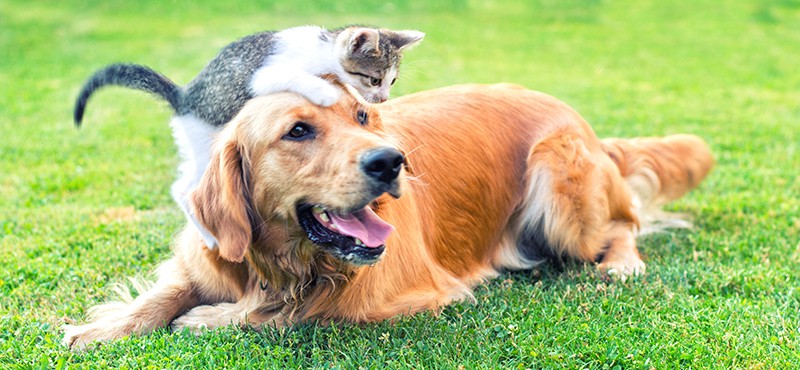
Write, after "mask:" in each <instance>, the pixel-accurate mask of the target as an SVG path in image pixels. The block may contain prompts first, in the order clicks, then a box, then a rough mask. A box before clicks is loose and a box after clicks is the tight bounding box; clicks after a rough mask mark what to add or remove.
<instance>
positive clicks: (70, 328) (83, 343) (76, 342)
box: [61, 324, 106, 351]
mask: <svg viewBox="0 0 800 370" xmlns="http://www.w3.org/2000/svg"><path fill="white" fill-rule="evenodd" d="M62 328H63V330H64V339H62V340H61V343H63V344H64V345H65V346H67V348H69V349H71V350H75V351H81V350H85V349H87V348H88V347H89V345H90V344H92V343H95V342H99V341H103V340H106V338H102V333H101V332H100V330H98V328H95V327H94V326H93V325H91V324H87V325H64V326H63V327H62Z"/></svg>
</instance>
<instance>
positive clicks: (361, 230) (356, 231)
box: [328, 206, 394, 248]
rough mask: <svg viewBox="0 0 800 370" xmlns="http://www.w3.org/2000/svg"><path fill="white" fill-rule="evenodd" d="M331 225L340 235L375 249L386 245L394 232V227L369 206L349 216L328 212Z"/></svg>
mask: <svg viewBox="0 0 800 370" xmlns="http://www.w3.org/2000/svg"><path fill="white" fill-rule="evenodd" d="M328 215H329V216H330V217H331V223H333V224H334V225H336V231H338V232H339V233H340V234H342V235H347V236H350V237H353V238H359V239H361V241H362V242H364V245H365V246H367V247H369V248H377V247H380V246H381V245H384V244H386V239H388V238H389V234H391V233H392V231H393V230H394V226H392V225H390V224H389V223H387V222H386V221H384V220H381V218H380V217H378V215H376V214H375V212H374V211H373V210H372V208H370V207H369V206H367V207H364V208H363V209H361V210H358V211H355V212H353V213H350V214H345V215H340V214H337V213H334V212H329V213H328Z"/></svg>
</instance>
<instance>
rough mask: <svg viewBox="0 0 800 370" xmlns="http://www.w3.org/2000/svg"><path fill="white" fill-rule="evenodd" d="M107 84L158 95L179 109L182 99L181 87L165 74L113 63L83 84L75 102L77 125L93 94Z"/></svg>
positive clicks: (133, 65)
mask: <svg viewBox="0 0 800 370" xmlns="http://www.w3.org/2000/svg"><path fill="white" fill-rule="evenodd" d="M107 85H117V86H122V87H128V88H132V89H136V90H142V91H146V92H149V93H151V94H153V95H157V96H159V97H161V98H163V99H164V100H166V101H167V102H169V104H170V105H171V106H172V108H173V109H174V110H175V111H177V110H178V107H179V105H180V99H181V93H182V92H181V91H182V90H181V87H180V86H178V85H176V84H175V83H174V82H172V80H170V79H169V78H167V77H165V76H164V75H162V74H160V73H158V72H156V71H154V70H152V69H150V68H148V67H145V66H141V65H137V64H111V65H108V66H106V67H104V68H103V69H101V70H99V71H97V72H95V73H94V74H93V75H92V76H91V77H89V79H88V80H87V81H86V83H85V84H84V85H83V88H82V89H81V92H80V94H79V95H78V99H77V101H76V102H75V112H74V119H75V125H76V126H80V125H81V121H82V120H83V113H84V110H85V109H86V103H87V102H88V101H89V98H90V97H91V96H92V94H93V93H94V92H95V91H96V90H98V89H100V88H102V87H104V86H107Z"/></svg>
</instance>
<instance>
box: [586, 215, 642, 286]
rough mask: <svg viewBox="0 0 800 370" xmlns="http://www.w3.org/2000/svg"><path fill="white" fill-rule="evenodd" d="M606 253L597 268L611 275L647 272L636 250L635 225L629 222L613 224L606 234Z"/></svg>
mask: <svg viewBox="0 0 800 370" xmlns="http://www.w3.org/2000/svg"><path fill="white" fill-rule="evenodd" d="M606 246H607V248H606V252H605V255H603V258H602V259H601V260H600V264H599V265H598V266H597V267H598V268H599V269H600V270H602V271H605V272H607V273H608V274H609V275H615V274H619V275H621V276H623V277H624V276H626V275H638V274H642V273H644V271H645V264H644V262H643V261H642V258H641V257H640V256H639V250H638V249H637V248H636V236H635V233H634V225H633V224H631V223H627V222H612V223H611V224H610V225H609V230H608V232H607V233H606Z"/></svg>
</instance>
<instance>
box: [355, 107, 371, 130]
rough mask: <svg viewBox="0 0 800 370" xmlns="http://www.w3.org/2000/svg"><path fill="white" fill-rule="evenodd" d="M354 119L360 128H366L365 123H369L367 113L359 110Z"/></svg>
mask: <svg viewBox="0 0 800 370" xmlns="http://www.w3.org/2000/svg"><path fill="white" fill-rule="evenodd" d="M356 119H358V123H359V124H361V126H366V125H367V123H369V116H368V115H367V112H365V111H363V110H359V111H358V113H356Z"/></svg>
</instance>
